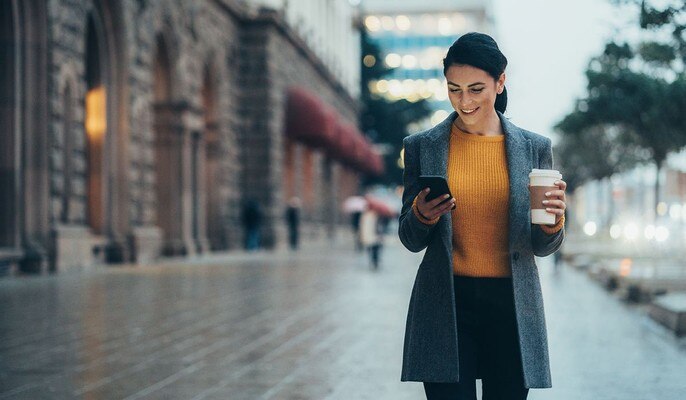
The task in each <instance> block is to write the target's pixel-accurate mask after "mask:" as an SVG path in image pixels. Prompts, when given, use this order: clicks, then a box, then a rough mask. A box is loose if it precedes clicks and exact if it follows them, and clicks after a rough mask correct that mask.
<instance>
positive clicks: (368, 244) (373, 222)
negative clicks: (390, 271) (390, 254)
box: [360, 207, 382, 269]
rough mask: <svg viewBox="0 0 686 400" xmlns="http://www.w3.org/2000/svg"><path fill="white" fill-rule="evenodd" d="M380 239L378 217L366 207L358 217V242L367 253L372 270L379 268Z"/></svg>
mask: <svg viewBox="0 0 686 400" xmlns="http://www.w3.org/2000/svg"><path fill="white" fill-rule="evenodd" d="M381 239H382V238H381V235H380V233H379V216H378V214H377V213H376V211H374V210H373V209H372V208H371V207H368V208H367V209H366V210H365V211H364V212H363V213H362V216H361V217H360V242H361V243H362V246H363V247H364V248H365V249H367V252H368V253H369V261H370V264H371V266H372V268H373V269H378V268H379V261H380V257H381V245H382V242H381Z"/></svg>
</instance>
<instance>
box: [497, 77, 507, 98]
mask: <svg viewBox="0 0 686 400" xmlns="http://www.w3.org/2000/svg"><path fill="white" fill-rule="evenodd" d="M506 79H507V77H506V76H505V73H504V72H503V73H502V74H500V77H499V78H498V81H497V82H496V85H495V86H496V90H497V92H498V94H501V93H502V92H503V89H504V88H505V80H506Z"/></svg>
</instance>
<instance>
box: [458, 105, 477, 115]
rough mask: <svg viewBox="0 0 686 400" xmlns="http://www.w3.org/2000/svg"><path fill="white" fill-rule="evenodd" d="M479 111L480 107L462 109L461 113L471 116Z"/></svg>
mask: <svg viewBox="0 0 686 400" xmlns="http://www.w3.org/2000/svg"><path fill="white" fill-rule="evenodd" d="M478 109H479V107H477V108H470V109H464V108H460V111H462V113H463V114H467V115H470V114H474V113H475V112H476V111H477V110H478Z"/></svg>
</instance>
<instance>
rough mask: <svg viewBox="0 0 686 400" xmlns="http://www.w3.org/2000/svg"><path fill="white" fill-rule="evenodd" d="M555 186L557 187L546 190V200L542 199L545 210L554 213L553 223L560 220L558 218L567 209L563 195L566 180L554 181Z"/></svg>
mask: <svg viewBox="0 0 686 400" xmlns="http://www.w3.org/2000/svg"><path fill="white" fill-rule="evenodd" d="M555 186H557V187H558V188H559V189H557V190H551V191H550V192H546V194H545V195H546V197H547V198H548V200H543V205H544V206H545V207H546V209H545V210H546V211H547V212H549V213H553V214H555V224H557V223H558V222H560V218H562V216H563V215H564V214H565V209H567V203H566V201H567V199H566V197H565V189H567V182H565V181H563V180H559V181H555Z"/></svg>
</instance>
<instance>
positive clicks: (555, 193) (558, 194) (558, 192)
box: [545, 190, 565, 198]
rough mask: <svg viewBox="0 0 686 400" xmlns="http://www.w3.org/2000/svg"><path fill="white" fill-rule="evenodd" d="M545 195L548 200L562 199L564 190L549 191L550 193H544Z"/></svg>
mask: <svg viewBox="0 0 686 400" xmlns="http://www.w3.org/2000/svg"><path fill="white" fill-rule="evenodd" d="M545 195H546V197H548V198H554V197H558V198H563V197H564V195H565V192H564V190H551V191H550V192H546V193H545Z"/></svg>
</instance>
